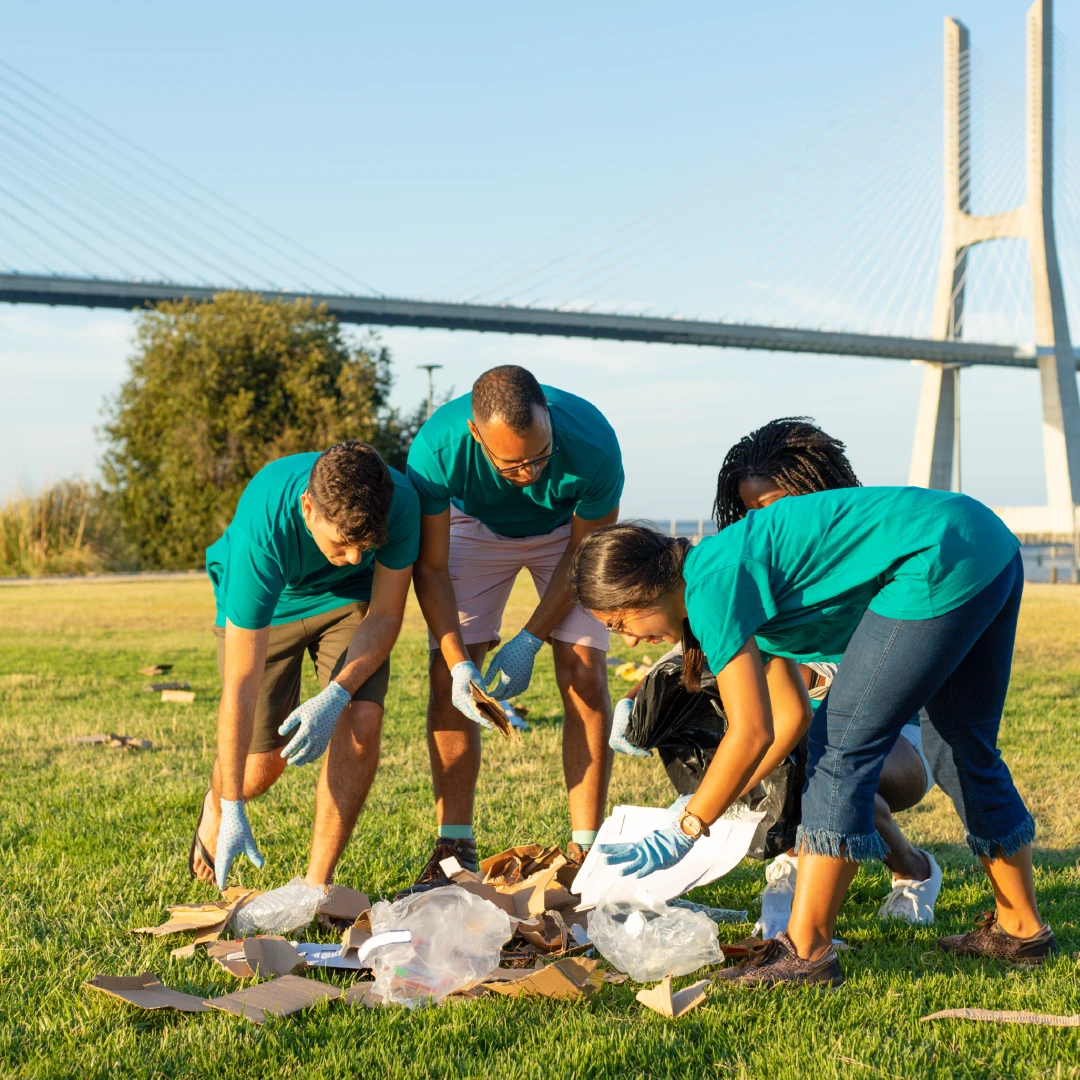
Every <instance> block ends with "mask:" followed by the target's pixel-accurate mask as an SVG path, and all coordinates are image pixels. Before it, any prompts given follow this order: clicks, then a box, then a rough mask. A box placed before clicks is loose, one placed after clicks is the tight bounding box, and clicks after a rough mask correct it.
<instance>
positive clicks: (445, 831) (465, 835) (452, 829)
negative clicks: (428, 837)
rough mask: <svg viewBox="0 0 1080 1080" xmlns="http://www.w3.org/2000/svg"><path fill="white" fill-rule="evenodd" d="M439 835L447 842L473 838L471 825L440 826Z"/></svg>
mask: <svg viewBox="0 0 1080 1080" xmlns="http://www.w3.org/2000/svg"><path fill="white" fill-rule="evenodd" d="M439 835H440V836H444V837H446V839H447V840H471V839H472V838H473V834H472V826H471V825H440V826H439Z"/></svg>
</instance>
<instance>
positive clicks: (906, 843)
mask: <svg viewBox="0 0 1080 1080" xmlns="http://www.w3.org/2000/svg"><path fill="white" fill-rule="evenodd" d="M925 794H926V766H925V765H923V760H922V758H921V757H920V756H919V752H918V751H917V750H916V749H915V747H914V746H912V745H911V743H909V742H908V741H907V739H905V738H904V736H903V735H901V736H900V738H899V739H897V740H896V745H895V746H894V747H893V748H892V750H890V751H889V756H888V757H887V758H886V759H885V764H884V766H883V767H882V770H881V779H880V780H879V781H878V789H877V795H875V796H874V827H875V828H876V829H877V831H878V833H879V835H880V836H881V839H882V840H884V841H885V843H886V844H888V845H889V854H888V855H887V856H886V857H885V859H883V860H882V861H883V862H884V863H885V865H886V866H887V867H888V868H889V869H890V870H891V871H892V875H893V880H894V881H899V880H901V879H907V880H910V881H925V880H926V879H927V878H928V877H929V876H930V872H931V867H930V860H929V859H927V857H926V856H925V855H924V854H923V853H922V852H921V851H919V850H917V849H916V848H914V847H912V845H911V841H910V840H908V838H907V837H906V836H905V835H904V834H903V832H901V830H900V827H899V826H898V825H897V824H896V822H895V821H894V820H893V814H894V813H896V814H898V813H900V811H901V810H909V809H911V807H913V806H915V805H917V804H918V803H920V802H922V799H923V796H924V795H925Z"/></svg>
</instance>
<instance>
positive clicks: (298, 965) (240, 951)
mask: <svg viewBox="0 0 1080 1080" xmlns="http://www.w3.org/2000/svg"><path fill="white" fill-rule="evenodd" d="M206 955H207V956H209V957H210V959H211V960H214V961H215V962H216V963H218V964H220V965H221V967H223V968H224V969H225V970H226V971H227V972H228V973H229V974H230V975H235V976H236V977H237V978H238V979H251V978H255V977H258V978H261V979H266V978H270V977H272V976H275V975H293V974H295V973H296V972H298V971H303V970H304V969H305V968H306V967H307V959H306V958H305V957H303V956H301V955H300V953H299V952H298V951H297V949H296V946H295V945H293V943H292V942H291V941H286V940H285V938H283V937H275V936H267V937H254V938H245V939H244V940H243V941H214V942H211V943H210V944H209V945H207V947H206Z"/></svg>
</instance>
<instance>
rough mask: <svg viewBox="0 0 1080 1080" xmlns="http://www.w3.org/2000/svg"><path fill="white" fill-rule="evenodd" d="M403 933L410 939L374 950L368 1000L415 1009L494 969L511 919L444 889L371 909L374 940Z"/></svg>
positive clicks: (370, 959) (455, 889) (498, 910)
mask: <svg viewBox="0 0 1080 1080" xmlns="http://www.w3.org/2000/svg"><path fill="white" fill-rule="evenodd" d="M390 930H408V931H409V932H410V934H411V937H412V940H411V941H406V942H398V943H395V944H391V945H385V946H383V947H382V948H378V949H374V950H373V951H372V952H371V953H370V954H369V956H368V963H369V964H370V966H371V970H372V971H373V972H374V975H375V985H374V986H373V987H372V996H373V997H374V998H376V999H378V1000H381V1001H383V1002H393V1003H395V1004H397V1005H405V1006H408V1007H409V1008H415V1007H416V1006H418V1005H424V1004H427V1003H428V1002H437V1001H441V1000H442V999H443V998H444V997H446V996H447V994H452V993H453V992H454V991H455V990H459V989H460V988H461V987H463V986H465V985H466V984H467V983H471V982H474V981H476V980H478V979H482V978H484V977H485V976H486V975H490V974H491V972H492V971H494V970H495V969H496V968H497V967H498V966H499V959H500V950H501V949H502V946H503V945H504V944H505V943H506V942H507V941H509V940H510V936H511V934H512V932H513V931H512V927H511V923H510V916H509V915H507V914H506V912H505V911H503V910H502V909H501V908H498V907H496V906H495V905H494V904H493V903H491V901H489V900H484V899H482V898H481V897H479V896H476V895H475V894H474V893H470V892H466V891H465V890H464V889H462V888H460V887H459V886H457V885H446V886H443V887H441V888H438V889H431V890H429V891H428V892H422V893H416V894H414V895H412V896H407V897H405V898H404V899H401V900H395V901H394V902H393V903H390V902H389V901H386V900H381V901H379V903H377V904H376V905H375V906H374V907H373V908H372V909H371V932H372V934H373V935H379V934H383V933H386V932H387V931H390Z"/></svg>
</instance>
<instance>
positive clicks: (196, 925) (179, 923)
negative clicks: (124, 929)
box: [131, 885, 261, 945]
mask: <svg viewBox="0 0 1080 1080" xmlns="http://www.w3.org/2000/svg"><path fill="white" fill-rule="evenodd" d="M260 895H261V893H260V892H259V891H258V890H257V889H241V888H240V887H239V886H236V885H234V886H231V887H230V888H228V889H226V890H225V891H224V892H223V893H222V894H221V899H220V900H217V901H214V902H212V903H209V904H176V905H174V906H173V907H170V908H167V909H166V910H168V912H169V914H170V916H171V917H170V918H169V919H168V920H167V921H166V922H164V923H162V924H161V926H140V927H138V928H137V929H135V930H132V931H131V932H132V933H133V934H153V935H154V936H155V937H164V936H165V935H166V934H183V933H186V932H187V931H189V930H197V931H198V933H197V934H196V935H195V941H194V944H196V945H201V944H203V943H204V942H207V941H217V939H218V938H219V937H220V936H221V935H222V934H223V933H225V929H226V927H227V926H228V925H229V922H230V921H231V919H232V917H233V916H234V915H235V914H236V913H237V911H239V910H240V908H242V907H243V906H244V904H246V903H247V902H248V901H249V900H253V899H254V898H255V897H256V896H260Z"/></svg>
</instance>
